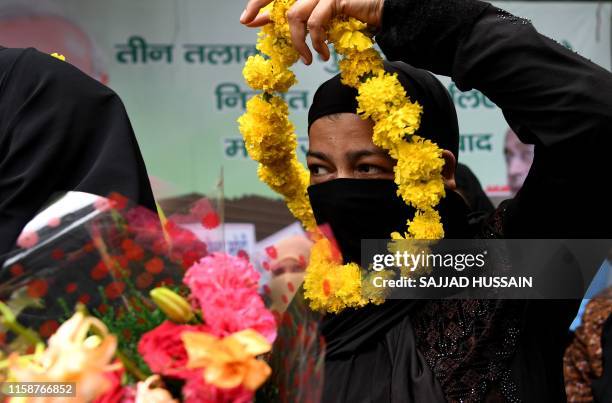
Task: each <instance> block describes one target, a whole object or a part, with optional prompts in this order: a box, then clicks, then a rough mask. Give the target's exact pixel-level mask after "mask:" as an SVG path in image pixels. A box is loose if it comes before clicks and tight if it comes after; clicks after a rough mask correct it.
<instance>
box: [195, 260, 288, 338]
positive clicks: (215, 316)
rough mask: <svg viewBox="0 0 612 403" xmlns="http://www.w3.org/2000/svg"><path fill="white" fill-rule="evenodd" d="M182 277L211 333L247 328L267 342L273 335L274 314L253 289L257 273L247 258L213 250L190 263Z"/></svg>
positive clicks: (225, 332) (223, 333) (221, 334)
mask: <svg viewBox="0 0 612 403" xmlns="http://www.w3.org/2000/svg"><path fill="white" fill-rule="evenodd" d="M183 281H184V283H185V284H186V285H187V286H188V287H189V288H190V290H191V298H192V303H193V304H194V306H195V307H196V308H199V309H201V310H202V316H203V318H204V321H205V322H206V324H207V325H208V326H209V327H210V331H211V333H213V334H215V335H217V336H226V335H228V334H230V333H234V332H237V331H240V330H243V329H247V328H251V329H254V330H256V331H258V332H259V333H261V334H262V335H263V336H264V337H266V339H268V341H270V342H273V341H274V339H275V338H276V322H275V320H274V316H273V315H272V313H271V312H270V311H269V310H268V309H266V307H265V305H264V303H263V300H262V299H261V297H260V296H259V294H258V293H257V283H258V281H259V273H257V271H256V270H255V269H254V268H253V266H252V265H251V264H250V263H249V262H248V261H247V260H245V259H242V258H239V257H234V256H229V255H226V254H222V253H214V254H212V255H210V256H207V257H205V258H204V259H202V260H200V261H199V262H198V263H196V264H194V265H193V266H191V267H190V268H189V270H187V273H186V274H185V277H184V278H183Z"/></svg>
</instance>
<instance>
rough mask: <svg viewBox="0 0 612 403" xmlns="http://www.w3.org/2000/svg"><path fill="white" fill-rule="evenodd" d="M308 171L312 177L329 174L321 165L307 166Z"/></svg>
mask: <svg viewBox="0 0 612 403" xmlns="http://www.w3.org/2000/svg"><path fill="white" fill-rule="evenodd" d="M308 170H309V171H310V174H311V175H313V176H317V175H327V174H328V173H329V170H328V169H327V168H325V167H324V166H322V165H315V164H312V165H308Z"/></svg>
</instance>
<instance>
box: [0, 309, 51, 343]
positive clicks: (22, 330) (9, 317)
mask: <svg viewBox="0 0 612 403" xmlns="http://www.w3.org/2000/svg"><path fill="white" fill-rule="evenodd" d="M0 314H1V315H2V317H1V318H0V322H1V323H2V324H3V325H4V326H6V328H7V329H9V330H11V331H12V332H13V333H15V334H17V335H19V336H22V337H23V338H24V339H25V340H27V341H28V342H29V343H30V344H31V345H33V346H36V345H38V344H40V343H43V341H42V339H41V338H40V336H39V335H38V334H37V333H36V332H35V331H33V330H32V329H28V328H26V327H24V326H22V325H21V324H20V323H19V322H17V318H15V315H14V314H13V312H12V311H11V309H10V308H9V307H8V306H7V305H6V304H5V303H4V302H2V301H0Z"/></svg>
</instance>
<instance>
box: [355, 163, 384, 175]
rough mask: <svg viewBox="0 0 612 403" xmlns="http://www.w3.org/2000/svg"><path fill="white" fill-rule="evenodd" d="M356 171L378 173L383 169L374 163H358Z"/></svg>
mask: <svg viewBox="0 0 612 403" xmlns="http://www.w3.org/2000/svg"><path fill="white" fill-rule="evenodd" d="M357 171H359V172H360V173H363V174H379V173H382V172H383V169H382V168H380V167H377V166H376V165H370V164H360V165H358V166H357Z"/></svg>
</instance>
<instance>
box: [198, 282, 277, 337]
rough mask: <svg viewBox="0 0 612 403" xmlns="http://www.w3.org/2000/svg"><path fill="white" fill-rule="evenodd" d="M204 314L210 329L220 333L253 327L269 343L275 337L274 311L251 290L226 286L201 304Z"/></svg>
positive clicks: (220, 335) (218, 334)
mask: <svg viewBox="0 0 612 403" xmlns="http://www.w3.org/2000/svg"><path fill="white" fill-rule="evenodd" d="M202 316H203V318H204V321H205V322H206V324H207V325H208V326H210V329H211V332H212V333H213V334H215V335H217V336H219V337H222V336H227V335H229V334H231V333H234V332H238V331H240V330H244V329H249V328H250V329H253V330H256V331H258V332H259V333H261V334H262V335H263V336H264V337H265V338H266V339H268V341H269V342H270V343H272V342H274V339H275V338H276V321H275V319H274V315H272V313H271V312H270V311H269V310H268V309H267V308H266V307H265V305H264V302H263V300H262V299H261V297H260V296H259V294H257V293H256V292H255V291H252V290H245V289H243V290H227V291H220V292H218V293H216V294H214V295H212V296H211V297H210V299H209V300H208V301H207V303H206V305H205V306H204V307H203V308H202Z"/></svg>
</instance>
